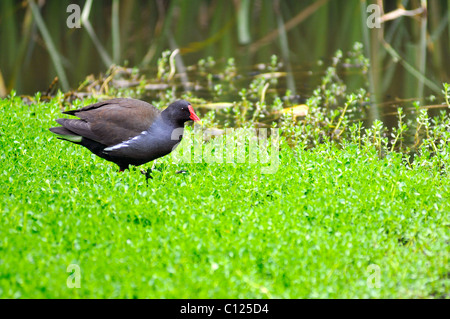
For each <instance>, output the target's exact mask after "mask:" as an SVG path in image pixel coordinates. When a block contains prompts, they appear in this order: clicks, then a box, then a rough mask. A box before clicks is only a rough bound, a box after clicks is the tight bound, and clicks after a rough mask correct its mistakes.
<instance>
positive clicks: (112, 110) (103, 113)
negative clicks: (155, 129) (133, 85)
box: [58, 98, 160, 146]
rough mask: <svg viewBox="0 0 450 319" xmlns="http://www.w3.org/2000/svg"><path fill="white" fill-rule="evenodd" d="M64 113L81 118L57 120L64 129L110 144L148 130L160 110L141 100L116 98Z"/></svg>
mask: <svg viewBox="0 0 450 319" xmlns="http://www.w3.org/2000/svg"><path fill="white" fill-rule="evenodd" d="M64 113H65V114H70V115H75V116H77V117H78V118H80V120H75V119H58V123H60V124H61V125H63V126H64V127H65V128H66V129H68V130H70V131H72V132H74V133H76V134H78V135H81V136H83V137H87V138H89V139H91V140H94V141H96V142H99V143H101V144H104V145H106V146H112V145H116V144H119V143H121V142H123V141H126V140H128V139H129V138H131V137H134V136H136V135H138V134H140V133H141V132H142V131H145V130H147V129H148V128H149V127H150V125H151V124H152V123H153V121H154V120H155V119H156V117H157V116H158V115H159V114H160V111H159V110H158V109H157V108H155V107H154V106H153V105H151V104H149V103H147V102H144V101H140V100H135V99H127V98H119V99H112V100H108V101H103V102H99V103H96V104H92V105H88V106H86V107H83V108H81V109H79V110H73V111H68V112H64Z"/></svg>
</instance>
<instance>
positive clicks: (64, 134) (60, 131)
mask: <svg viewBox="0 0 450 319" xmlns="http://www.w3.org/2000/svg"><path fill="white" fill-rule="evenodd" d="M49 130H50V131H51V132H52V133H55V134H56V135H58V138H60V139H62V140H67V141H69V142H73V143H80V142H81V140H82V139H83V137H82V136H80V135H77V134H75V133H74V132H72V131H69V130H68V129H66V128H65V127H62V126H58V127H50V128H49Z"/></svg>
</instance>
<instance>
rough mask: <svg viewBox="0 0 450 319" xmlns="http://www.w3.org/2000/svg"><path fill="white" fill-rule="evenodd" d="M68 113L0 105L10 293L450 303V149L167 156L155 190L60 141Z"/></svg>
mask: <svg viewBox="0 0 450 319" xmlns="http://www.w3.org/2000/svg"><path fill="white" fill-rule="evenodd" d="M88 102H89V101H84V102H83V103H85V104H88ZM59 112H60V109H59V104H58V100H57V99H53V100H51V101H49V102H45V103H44V102H40V103H35V104H31V105H28V104H26V103H24V102H23V101H22V100H21V99H20V98H18V97H15V98H10V99H2V100H0V123H1V124H0V156H1V165H0V185H1V189H0V212H1V220H2V222H1V224H0V233H1V236H0V297H1V298H71V297H81V298H94V297H96V298H119V297H125V298H133V297H138V298H308V297H329V298H365V297H384V298H407V297H414V298H422V297H447V298H448V297H449V295H448V291H449V285H450V283H449V279H448V265H449V261H448V256H449V245H448V243H449V225H450V221H449V215H448V212H449V211H450V200H449V194H450V179H449V177H448V165H449V164H450V159H449V158H448V156H447V155H446V154H448V152H449V151H450V148H449V146H448V145H445V143H443V144H442V145H440V146H439V152H440V153H439V154H440V155H439V156H438V159H439V162H436V161H434V160H433V159H432V157H431V156H430V154H426V153H424V154H423V155H422V156H420V157H418V156H416V157H415V158H414V161H408V160H407V158H405V156H403V155H402V154H401V153H397V152H387V154H384V156H382V157H381V158H380V152H379V150H378V149H377V147H369V146H368V145H364V144H362V145H360V144H358V142H355V143H354V142H350V140H351V139H349V141H348V142H343V143H340V144H338V143H334V142H333V143H330V142H327V140H325V141H323V143H320V144H318V145H316V146H315V147H314V148H312V149H308V150H305V147H302V146H304V145H302V144H301V143H300V144H297V145H296V146H295V147H293V148H291V147H289V146H288V144H287V143H286V142H285V140H284V138H283V137H282V138H281V142H280V151H279V160H280V165H279V166H278V170H277V171H276V174H262V173H261V167H260V166H261V164H245V163H243V164H238V163H236V164H207V163H190V164H172V158H171V157H170V156H167V157H165V158H163V159H161V160H159V162H158V166H159V167H160V170H161V171H158V170H156V171H155V172H154V174H153V179H152V180H150V181H149V182H148V184H147V183H146V181H145V178H144V176H143V175H142V174H141V173H140V172H139V170H131V171H126V172H125V173H119V172H117V168H116V167H115V166H114V165H113V164H111V163H108V162H106V161H104V160H102V159H99V158H96V157H94V155H92V154H91V153H89V152H88V151H87V150H85V149H83V148H82V147H78V146H76V145H72V144H70V143H65V142H62V141H59V140H57V139H56V138H55V137H54V136H52V134H51V133H50V132H49V131H48V127H50V126H52V125H53V123H54V122H53V119H54V118H57V117H58V116H59V115H60V114H59ZM427 132H428V131H427ZM433 158H436V157H433ZM436 163H439V165H437V164H436ZM150 165H151V164H150ZM150 165H147V166H150ZM181 169H183V170H186V171H187V173H186V174H175V173H176V172H177V171H179V170H181ZM73 264H75V265H77V266H78V267H79V269H80V271H81V278H80V288H72V289H71V288H69V287H68V285H67V283H68V282H69V285H70V282H73V278H72V277H69V275H70V274H71V272H68V271H67V269H68V267H69V265H73ZM378 275H379V277H378V279H379V284H380V285H379V288H377V287H376V282H377V277H376V276H378ZM368 281H369V284H368ZM370 283H375V286H373V285H372V284H370Z"/></svg>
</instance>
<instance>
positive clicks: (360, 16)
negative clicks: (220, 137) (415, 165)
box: [0, 0, 450, 101]
mask: <svg viewBox="0 0 450 319" xmlns="http://www.w3.org/2000/svg"><path fill="white" fill-rule="evenodd" d="M70 4H77V5H78V6H79V8H80V9H81V21H80V24H81V25H80V27H79V28H76V27H73V28H69V27H68V25H67V21H68V18H69V16H70V15H71V14H72V13H73V11H69V12H67V11H68V6H69V5H70ZM371 4H376V5H378V8H379V9H380V19H381V20H377V21H379V22H381V23H380V27H379V28H377V27H373V22H374V21H375V20H374V19H373V16H371V14H373V13H374V11H370V10H368V6H369V5H371ZM449 12H450V0H429V1H427V0H397V1H393V0H390V1H382V0H378V1H376V0H374V1H369V0H367V1H366V0H302V1H299V0H292V1H289V0H274V1H269V0H234V1H231V0H229V1H223V0H150V1H142V0H121V1H119V0H95V1H91V0H87V1H85V0H81V1H75V0H58V1H56V0H36V1H35V0H28V1H24V0H22V1H19V0H1V1H0V96H5V95H7V94H8V92H10V91H11V90H12V89H14V90H16V91H17V92H18V93H19V94H34V93H35V92H36V91H45V90H47V89H48V87H49V85H50V84H51V83H52V81H53V80H54V78H55V76H58V78H59V83H58V85H59V88H60V89H62V90H63V91H67V90H69V89H76V88H77V87H78V85H79V84H80V82H82V81H83V80H84V79H85V78H86V76H88V75H90V74H99V73H101V72H106V71H107V70H108V69H109V68H110V67H111V65H113V64H116V65H126V66H129V67H137V68H139V70H140V72H142V73H144V74H146V73H147V74H149V75H150V74H154V73H155V70H156V68H157V61H158V59H159V58H160V57H161V54H162V53H163V52H164V51H166V50H171V51H173V50H175V49H179V50H180V51H179V54H178V62H181V63H182V64H181V65H184V66H186V67H188V66H190V65H195V64H197V63H198V61H199V60H201V59H206V58H207V57H212V58H213V59H214V60H215V61H216V62H217V64H218V65H219V64H220V63H222V64H226V63H227V60H228V58H230V57H233V58H234V63H235V66H236V68H237V69H238V70H242V72H252V70H254V69H255V68H257V65H258V64H259V63H268V62H270V60H271V57H272V55H274V54H275V55H277V57H278V59H279V61H281V62H282V63H283V71H286V72H288V73H289V74H291V75H292V77H291V82H290V84H289V83H288V84H289V85H290V86H292V87H294V88H295V89H297V90H298V91H300V92H302V90H303V88H304V86H305V83H308V81H310V80H308V77H309V76H311V77H314V74H315V73H314V72H315V71H314V70H315V67H316V66H317V63H318V61H327V60H330V59H331V58H332V57H333V56H334V54H335V52H336V51H337V50H338V49H340V50H343V51H347V50H350V49H351V48H352V46H353V45H354V43H355V42H356V41H358V42H361V43H362V44H363V45H364V53H365V55H366V56H367V57H369V58H370V65H371V66H370V69H369V70H368V72H369V76H368V79H369V82H370V83H369V85H370V87H371V91H372V92H373V93H374V94H375V95H376V96H377V97H378V98H379V100H381V101H383V100H386V99H392V98H400V99H407V98H414V99H421V98H423V97H424V96H427V95H430V94H435V95H438V94H440V91H441V90H442V82H445V81H446V82H449V81H450V79H449V72H448V71H449V68H450V62H449V57H450V25H449ZM370 23H372V27H370V26H369V24H370ZM194 76H195V75H194ZM361 81H363V80H361ZM354 85H356V86H357V85H359V83H358V82H356V83H354ZM306 91H307V90H306ZM305 94H308V93H305Z"/></svg>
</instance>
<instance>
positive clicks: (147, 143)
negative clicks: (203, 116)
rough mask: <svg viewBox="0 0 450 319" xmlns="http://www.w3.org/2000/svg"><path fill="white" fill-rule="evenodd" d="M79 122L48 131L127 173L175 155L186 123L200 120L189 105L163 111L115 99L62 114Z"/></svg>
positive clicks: (64, 122) (66, 121)
mask: <svg viewBox="0 0 450 319" xmlns="http://www.w3.org/2000/svg"><path fill="white" fill-rule="evenodd" d="M63 114H68V115H73V116H76V117H78V119H73V118H59V119H56V120H55V121H56V122H57V123H58V124H60V125H62V126H57V127H51V128H49V130H50V131H51V132H52V133H54V134H56V135H57V137H58V138H59V139H62V140H66V141H69V142H72V143H75V144H78V145H82V146H84V147H86V148H87V149H89V150H90V151H91V152H92V153H94V154H95V155H97V156H99V157H101V158H103V159H105V160H107V161H110V162H113V163H115V164H117V165H118V166H119V171H122V172H123V171H124V170H126V169H128V168H129V166H130V165H134V166H139V165H142V164H145V163H148V162H150V161H153V160H155V159H157V158H160V157H162V156H165V155H167V154H169V153H170V152H172V150H174V149H175V147H176V146H177V145H178V144H179V143H180V142H181V139H182V138H183V130H184V123H185V122H187V121H194V122H198V123H201V121H200V118H199V117H198V116H197V114H196V113H195V112H194V109H193V107H192V105H191V103H189V102H188V101H185V100H178V101H175V102H173V103H172V104H170V105H169V106H168V107H167V108H166V109H164V110H163V111H160V110H158V109H157V108H156V107H154V106H153V105H151V104H150V103H147V102H144V101H141V100H137V99H132V98H115V99H111V100H106V101H102V102H98V103H95V104H91V105H88V106H85V107H83V108H81V109H78V110H71V111H66V112H63Z"/></svg>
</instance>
